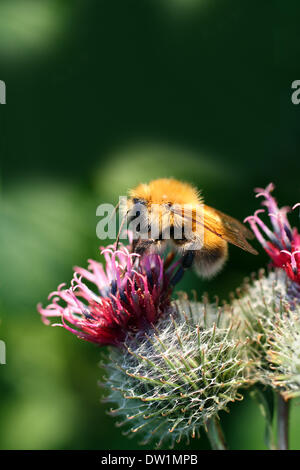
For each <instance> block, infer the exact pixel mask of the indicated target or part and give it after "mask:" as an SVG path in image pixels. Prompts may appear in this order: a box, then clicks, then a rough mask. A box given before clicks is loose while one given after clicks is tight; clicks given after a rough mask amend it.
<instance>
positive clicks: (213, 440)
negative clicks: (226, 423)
mask: <svg viewBox="0 0 300 470" xmlns="http://www.w3.org/2000/svg"><path fill="white" fill-rule="evenodd" d="M207 437H208V439H209V442H210V445H211V448H212V449H213V450H227V444H226V441H225V437H224V434H223V431H222V428H221V425H220V421H219V420H218V419H217V418H211V419H210V420H209V421H208V422H207Z"/></svg>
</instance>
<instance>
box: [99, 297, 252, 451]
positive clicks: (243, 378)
mask: <svg viewBox="0 0 300 470" xmlns="http://www.w3.org/2000/svg"><path fill="white" fill-rule="evenodd" d="M171 307H172V309H173V311H172V314H171V315H170V318H161V319H160V320H159V322H158V324H157V325H156V327H155V329H154V330H152V332H149V334H148V335H145V334H144V335H142V334H140V335H138V336H137V337H136V338H135V339H134V340H132V339H129V340H127V341H126V351H125V353H124V352H122V353H121V352H120V351H119V350H113V351H112V354H111V357H110V361H107V364H106V365H104V366H105V367H106V370H107V373H108V377H107V378H106V379H105V382H104V384H102V385H104V386H105V387H106V388H107V389H108V390H109V395H108V397H107V398H106V399H105V401H106V402H112V403H115V404H116V405H117V407H116V408H115V409H111V411H110V414H111V415H113V416H118V417H120V418H121V421H120V422H119V423H118V425H119V426H124V427H125V428H126V431H125V434H127V435H129V436H133V435H134V433H138V434H139V435H141V436H142V437H143V440H142V444H147V443H148V442H150V441H154V442H155V443H156V447H160V446H161V445H162V444H163V443H164V442H170V443H171V446H170V447H173V445H174V444H175V442H177V443H179V442H180V441H181V439H182V438H183V437H185V438H186V439H187V442H189V438H190V437H192V438H193V437H196V436H197V437H199V430H200V428H201V427H202V426H204V428H206V430H207V428H208V427H209V425H210V422H211V421H212V420H214V419H215V418H217V417H218V413H219V412H220V411H221V410H226V409H227V405H228V403H229V402H233V401H235V400H241V399H242V395H241V394H240V393H239V389H240V388H241V387H242V386H243V385H245V384H247V383H248V372H247V371H248V366H249V362H248V360H247V355H246V342H243V341H240V340H238V339H237V335H236V329H237V328H238V325H233V324H232V322H231V318H230V316H226V315H225V314H224V317H225V316H226V319H225V318H223V316H222V315H220V314H219V313H218V311H217V307H216V306H211V305H210V306H207V305H205V304H200V303H189V302H187V301H185V302H180V301H179V302H173V303H172V305H171ZM195 319H197V323H195Z"/></svg>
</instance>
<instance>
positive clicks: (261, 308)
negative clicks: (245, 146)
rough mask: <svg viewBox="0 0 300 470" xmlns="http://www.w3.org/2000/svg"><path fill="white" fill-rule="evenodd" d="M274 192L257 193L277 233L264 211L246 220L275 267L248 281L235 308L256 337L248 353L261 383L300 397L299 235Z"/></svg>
mask: <svg viewBox="0 0 300 470" xmlns="http://www.w3.org/2000/svg"><path fill="white" fill-rule="evenodd" d="M273 189H274V186H273V185H272V184H269V185H268V186H267V188H266V189H256V192H257V197H261V196H262V197H263V198H264V201H263V205H264V206H266V208H267V210H268V215H269V218H270V221H271V225H272V229H271V228H269V227H268V226H267V225H266V224H265V223H264V222H263V221H262V220H261V218H260V214H261V213H263V212H264V210H262V209H260V210H257V211H256V212H255V214H254V215H253V216H250V217H248V218H247V219H246V220H247V221H248V222H249V223H250V225H251V228H252V230H253V232H254V234H255V235H256V237H257V239H258V240H259V241H260V243H261V244H262V246H263V248H264V249H265V251H266V252H267V253H268V255H269V256H270V258H271V268H272V269H271V270H270V271H269V272H267V273H265V272H264V271H263V270H262V271H260V273H259V276H258V279H255V277H253V278H252V280H249V279H247V280H246V281H245V283H244V285H243V286H242V288H241V289H238V290H237V293H238V297H239V298H238V299H237V300H234V301H233V302H232V305H231V306H232V307H233V310H234V313H235V314H236V315H238V316H240V317H241V318H242V319H243V320H244V333H246V335H248V336H249V337H250V338H251V341H252V346H251V348H249V350H250V351H251V352H252V353H253V356H255V357H256V359H258V361H257V363H258V364H259V365H258V367H257V370H256V373H257V380H258V381H260V382H263V383H265V384H267V385H271V386H272V387H273V388H274V389H276V390H277V391H278V392H280V393H281V394H282V395H284V396H285V397H286V398H289V397H291V396H295V395H298V394H299V395H300V379H299V373H300V352H299V344H300V343H299V338H300V235H299V233H298V230H297V228H291V226H290V224H289V221H288V218H287V213H288V212H289V208H288V207H282V208H278V205H277V202H276V200H275V199H274V198H273V197H272V196H271V192H272V191H273ZM297 206H298V204H296V205H295V206H294V208H295V207H297Z"/></svg>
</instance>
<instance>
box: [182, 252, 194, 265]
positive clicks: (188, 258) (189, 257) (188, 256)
mask: <svg viewBox="0 0 300 470" xmlns="http://www.w3.org/2000/svg"><path fill="white" fill-rule="evenodd" d="M194 259H195V251H194V250H188V251H187V252H186V253H185V254H184V255H183V257H182V260H181V264H182V267H183V268H184V269H188V268H190V267H191V266H192V264H193V262H194Z"/></svg>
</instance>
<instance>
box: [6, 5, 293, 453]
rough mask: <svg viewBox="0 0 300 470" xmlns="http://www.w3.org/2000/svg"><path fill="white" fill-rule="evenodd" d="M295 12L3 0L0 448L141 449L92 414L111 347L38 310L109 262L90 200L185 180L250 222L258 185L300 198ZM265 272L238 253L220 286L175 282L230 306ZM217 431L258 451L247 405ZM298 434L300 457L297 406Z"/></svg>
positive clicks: (255, 424)
mask: <svg viewBox="0 0 300 470" xmlns="http://www.w3.org/2000/svg"><path fill="white" fill-rule="evenodd" d="M299 14H300V4H299V1H297V0H290V1H289V2H283V1H275V0H273V1H271V0H269V1H267V0H259V1H258V0H257V1H255V0H244V1H241V0H226V1H225V0H214V1H213V0H148V1H146V0H136V1H133V0H109V1H102V0H81V1H80V0H74V1H71V0H69V1H67V0H65V1H63V0H52V1H51V0H43V2H41V1H40V0H1V2H0V79H1V80H4V81H5V82H6V85H7V104H6V105H2V106H1V107H0V129H1V133H0V151H1V153H0V155H1V156H0V158H1V163H0V177H1V179H0V318H1V325H0V338H1V339H3V340H4V341H5V342H6V346H7V364H6V365H2V366H0V368H1V369H0V423H1V424H0V447H1V448H6V449H13V448H17V449H20V448H21V449H22V448H23V449H25V448H26V449H28V448H35V449H41V448H44V449H49V448H50V449H66V448H68V449H84V448H87V449H136V448H138V439H133V440H131V441H130V440H127V438H125V437H123V436H122V435H121V431H120V429H116V428H115V427H114V421H113V419H112V418H110V417H108V416H107V415H106V414H105V410H106V408H105V406H104V405H102V404H100V403H99V399H100V397H101V394H102V391H101V390H100V389H99V388H98V387H97V380H98V379H100V378H101V371H100V369H99V368H98V367H97V363H98V362H99V360H100V358H101V354H102V353H101V350H100V349H98V348H96V347H95V346H93V345H91V344H88V343H85V342H82V341H79V340H78V339H77V338H76V337H73V336H72V335H71V334H69V333H67V332H66V331H64V330H63V329H59V328H56V329H54V328H47V327H45V326H44V325H43V324H42V323H41V321H40V318H39V315H38V314H37V312H36V304H37V303H38V302H39V301H42V302H43V303H44V304H46V302H47V295H48V293H49V292H50V291H52V290H54V289H55V288H56V286H57V285H58V284H59V283H61V282H63V281H66V282H69V280H70V279H71V276H72V266H73V265H82V266H86V260H87V258H88V257H93V258H96V259H98V258H99V254H98V246H99V244H101V242H100V241H99V240H98V239H97V238H96V233H95V229H96V223H97V218H96V215H95V212H96V207H97V205H98V204H100V203H101V202H111V203H116V201H117V200H118V196H119V195H124V194H126V191H127V190H128V188H130V187H132V186H133V185H135V184H136V183H138V182H142V181H143V182H144V181H148V180H149V179H151V178H157V177H162V176H174V177H177V178H180V179H185V180H187V181H190V182H192V183H194V184H196V185H197V186H198V187H199V188H201V189H202V190H203V194H204V196H205V199H206V202H207V203H208V204H210V205H212V206H215V207H217V208H218V209H220V210H222V211H224V212H227V213H230V214H231V215H233V216H235V217H237V218H239V219H240V220H243V218H244V217H245V216H247V215H249V214H251V213H252V212H253V211H254V210H255V209H256V208H258V201H257V200H255V198H254V193H253V188H254V187H256V186H266V185H267V184H268V183H269V182H271V181H273V182H274V183H275V184H276V187H277V189H276V195H277V197H278V199H279V200H280V203H281V205H286V204H293V203H295V202H298V201H299V200H300V195H299V189H300V187H299V170H300V160H299V150H300V134H299V130H300V106H299V107H297V106H295V105H293V104H292V102H291V93H292V90H291V83H292V81H294V80H296V79H300V40H299ZM293 222H294V223H298V219H297V216H296V215H293ZM256 247H257V248H258V244H257V243H256ZM266 263H267V257H266V256H265V254H264V253H263V252H262V251H261V250H260V255H259V257H254V256H251V255H249V254H247V253H244V252H241V251H239V250H238V249H237V248H234V247H231V249H230V261H229V262H228V264H227V266H226V268H225V269H224V271H223V272H222V273H221V274H220V275H219V276H218V277H217V278H216V279H215V280H213V281H211V282H210V283H208V282H205V283H204V282H202V281H199V280H198V279H197V278H196V277H195V275H194V274H193V273H192V272H191V273H188V274H187V275H186V276H185V279H184V281H183V282H182V283H181V284H180V286H179V288H180V289H184V290H186V291H188V292H189V291H190V290H191V289H196V290H197V292H198V293H199V295H201V293H202V292H203V291H204V290H205V291H209V292H210V293H211V294H218V295H219V296H220V297H221V298H223V297H226V296H227V295H228V293H229V292H230V291H231V290H233V289H234V288H235V287H236V286H238V285H239V284H240V283H241V281H242V279H243V277H244V276H245V275H247V274H249V273H250V272H251V271H253V270H257V269H258V268H259V267H261V266H263V265H265V264H266ZM223 420H224V428H225V430H226V435H227V439H228V441H229V445H230V446H231V448H234V449H246V448H251V449H254V448H263V447H264V444H263V420H262V418H261V417H260V414H259V411H258V410H257V408H256V406H255V405H254V404H253V403H252V402H251V401H250V400H249V399H245V400H244V401H243V402H242V403H239V404H234V405H233V406H231V413H230V415H226V414H225V416H223ZM291 424H292V437H291V445H292V447H293V448H298V449H299V448H300V435H299V431H298V429H299V425H300V411H299V407H297V406H294V408H293V416H292V423H291ZM207 446H208V444H207V441H206V438H205V436H203V437H202V439H201V440H200V441H195V442H193V444H192V446H191V448H194V449H197V448H200V447H204V448H205V447H207Z"/></svg>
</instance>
